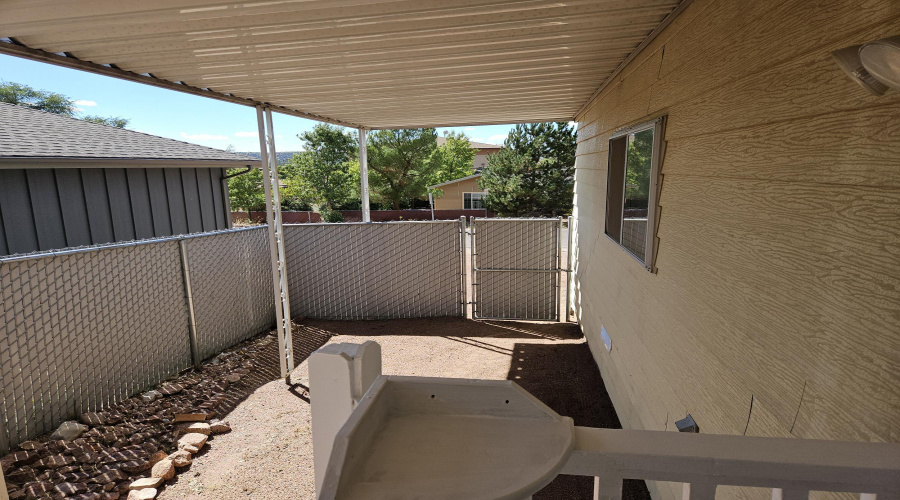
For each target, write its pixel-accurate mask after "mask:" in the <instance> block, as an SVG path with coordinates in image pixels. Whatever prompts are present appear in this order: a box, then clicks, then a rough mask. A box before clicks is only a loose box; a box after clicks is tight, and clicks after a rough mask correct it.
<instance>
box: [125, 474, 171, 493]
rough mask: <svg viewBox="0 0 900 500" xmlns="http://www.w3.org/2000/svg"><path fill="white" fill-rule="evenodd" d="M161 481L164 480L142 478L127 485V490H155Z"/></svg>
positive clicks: (159, 478)
mask: <svg viewBox="0 0 900 500" xmlns="http://www.w3.org/2000/svg"><path fill="white" fill-rule="evenodd" d="M163 481H164V479H163V478H161V477H142V478H140V479H138V480H137V481H135V482H133V483H131V484H130V485H128V489H129V490H142V489H144V488H156V487H157V486H159V485H161V484H162V483H163Z"/></svg>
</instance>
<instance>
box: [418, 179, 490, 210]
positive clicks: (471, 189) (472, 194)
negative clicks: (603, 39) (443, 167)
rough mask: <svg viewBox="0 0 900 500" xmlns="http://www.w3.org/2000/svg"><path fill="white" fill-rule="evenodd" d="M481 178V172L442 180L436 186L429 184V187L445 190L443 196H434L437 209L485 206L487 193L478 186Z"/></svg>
mask: <svg viewBox="0 0 900 500" xmlns="http://www.w3.org/2000/svg"><path fill="white" fill-rule="evenodd" d="M479 179H481V173H477V174H474V175H470V176H468V177H463V178H461V179H453V180H452V181H447V182H442V183H440V184H435V185H434V186H428V189H429V190H431V189H440V190H441V191H443V192H444V194H443V196H440V197H437V196H435V198H434V209H435V210H459V209H475V208H485V207H484V197H485V196H487V193H486V192H485V191H484V190H483V189H481V187H479V186H478V180H479Z"/></svg>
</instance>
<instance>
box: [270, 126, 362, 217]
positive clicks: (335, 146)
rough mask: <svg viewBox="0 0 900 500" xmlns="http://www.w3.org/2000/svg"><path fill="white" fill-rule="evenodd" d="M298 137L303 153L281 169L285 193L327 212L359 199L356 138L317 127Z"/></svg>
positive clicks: (339, 131)
mask: <svg viewBox="0 0 900 500" xmlns="http://www.w3.org/2000/svg"><path fill="white" fill-rule="evenodd" d="M297 137H299V138H300V140H302V141H303V143H304V146H303V149H304V150H303V151H302V152H300V153H298V154H296V155H294V157H293V158H291V160H290V161H289V162H288V163H287V164H286V165H285V166H284V167H283V174H284V177H285V179H286V180H287V185H288V189H287V192H289V193H290V194H293V195H294V196H296V197H297V198H298V199H299V200H301V201H302V202H304V203H307V204H310V205H313V206H316V207H317V208H318V209H319V210H326V211H332V210H335V209H337V208H339V207H340V206H341V205H344V204H347V203H349V202H352V201H354V200H356V199H358V198H359V160H358V158H357V157H358V154H359V153H358V149H359V148H358V139H357V136H356V134H355V133H352V132H344V131H343V130H342V129H340V128H339V127H335V126H333V125H327V124H319V125H316V127H315V128H314V129H313V130H311V131H308V132H304V133H302V134H299V135H298V136H297Z"/></svg>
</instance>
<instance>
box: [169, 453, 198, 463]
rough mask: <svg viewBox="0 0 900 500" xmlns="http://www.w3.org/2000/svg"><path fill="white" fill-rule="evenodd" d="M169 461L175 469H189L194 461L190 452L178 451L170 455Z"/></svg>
mask: <svg viewBox="0 0 900 500" xmlns="http://www.w3.org/2000/svg"><path fill="white" fill-rule="evenodd" d="M169 459H170V460H171V461H172V463H173V464H174V465H175V467H187V466H188V465H191V462H192V461H193V459H192V458H191V453H190V451H188V450H178V451H176V452H175V453H172V454H171V455H169Z"/></svg>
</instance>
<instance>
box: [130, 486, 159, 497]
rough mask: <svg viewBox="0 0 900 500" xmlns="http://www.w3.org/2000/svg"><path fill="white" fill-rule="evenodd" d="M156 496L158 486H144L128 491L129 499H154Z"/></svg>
mask: <svg viewBox="0 0 900 500" xmlns="http://www.w3.org/2000/svg"><path fill="white" fill-rule="evenodd" d="M154 498H156V488H143V489H140V490H131V491H130V492H128V500H152V499H154Z"/></svg>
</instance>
